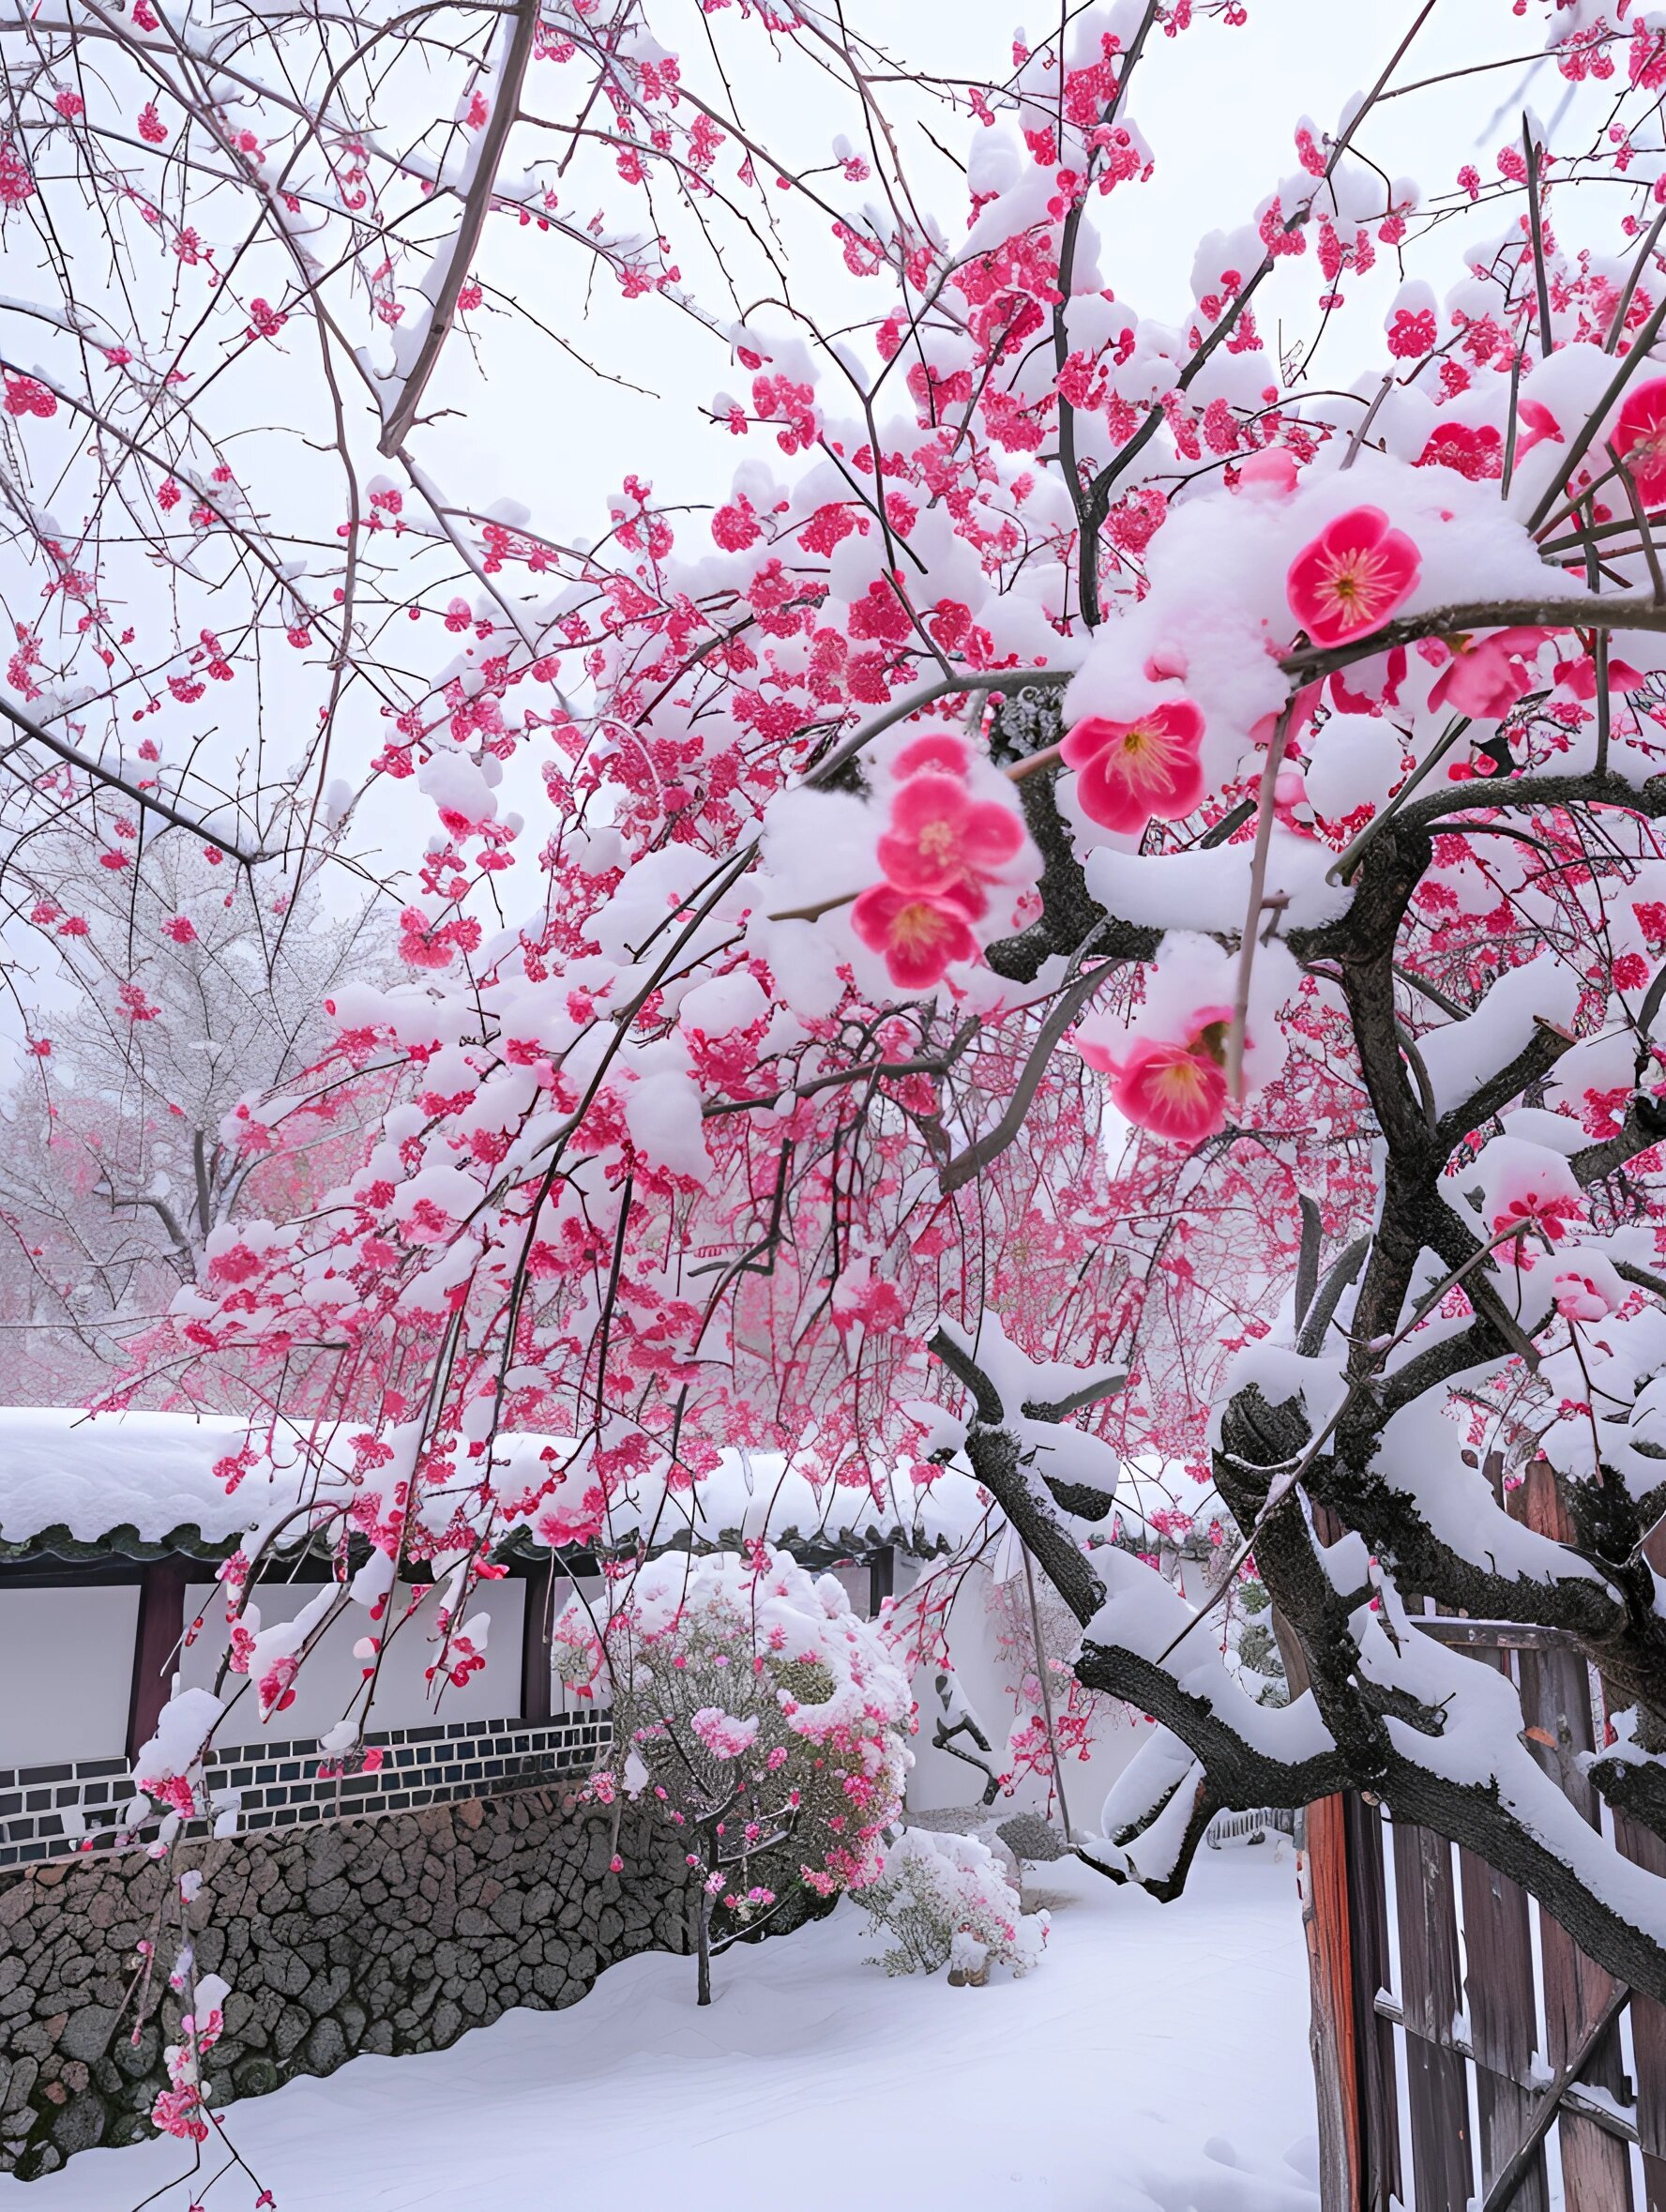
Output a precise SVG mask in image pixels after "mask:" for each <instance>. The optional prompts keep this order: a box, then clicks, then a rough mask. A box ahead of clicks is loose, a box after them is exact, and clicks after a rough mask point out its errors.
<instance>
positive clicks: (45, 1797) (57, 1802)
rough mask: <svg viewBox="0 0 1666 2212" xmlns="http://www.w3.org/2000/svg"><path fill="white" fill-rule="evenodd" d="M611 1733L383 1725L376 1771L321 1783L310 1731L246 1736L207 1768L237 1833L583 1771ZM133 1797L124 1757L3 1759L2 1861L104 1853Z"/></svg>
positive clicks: (191, 1829)
mask: <svg viewBox="0 0 1666 2212" xmlns="http://www.w3.org/2000/svg"><path fill="white" fill-rule="evenodd" d="M608 1735H609V1728H608V1721H607V1718H606V1715H605V1714H601V1713H597V1714H588V1713H568V1714H561V1715H557V1717H556V1718H555V1719H553V1720H538V1721H532V1720H451V1721H436V1722H434V1723H432V1725H430V1726H428V1727H423V1728H388V1729H382V1730H379V1731H374V1732H372V1733H371V1734H370V1735H367V1736H366V1738H365V1741H366V1743H367V1744H373V1745H376V1746H378V1747H379V1748H380V1749H381V1751H382V1755H383V1759H382V1765H381V1766H380V1768H379V1769H378V1770H377V1771H376V1772H375V1773H373V1774H350V1775H344V1776H341V1777H338V1778H326V1779H323V1780H321V1779H320V1778H319V1773H318V1769H319V1766H320V1765H321V1764H322V1763H323V1762H324V1761H325V1760H326V1757H327V1754H326V1752H324V1751H322V1750H320V1749H319V1746H318V1743H317V1740H316V1739H315V1738H309V1739H302V1740H298V1741H295V1742H293V1743H290V1742H276V1743H260V1744H245V1745H241V1746H238V1747H236V1748H235V1749H232V1750H220V1751H216V1752H215V1753H214V1755H213V1757H212V1758H211V1759H210V1760H209V1762H208V1765H207V1776H208V1786H209V1789H210V1790H211V1791H215V1792H218V1791H221V1790H235V1791H236V1792H237V1793H238V1795H239V1798H240V1800H241V1802H240V1805H239V1808H238V1830H239V1832H240V1833H241V1832H242V1831H244V1830H255V1829H261V1828H283V1827H294V1826H299V1825H301V1824H303V1823H307V1822H311V1821H320V1820H339V1819H341V1817H342V1816H343V1815H344V1814H352V1815H354V1816H356V1817H357V1818H360V1819H374V1818H376V1817H377V1816H378V1815H380V1814H383V1813H390V1812H413V1811H419V1810H420V1809H421V1808H422V1807H424V1806H429V1805H443V1804H447V1803H450V1802H452V1801H453V1800H456V1799H460V1798H464V1797H480V1796H489V1795H492V1794H493V1793H494V1792H496V1791H498V1790H505V1789H526V1788H528V1787H531V1786H534V1785H536V1784H538V1782H541V1781H544V1780H553V1778H555V1777H557V1776H561V1775H569V1774H578V1773H586V1772H588V1770H589V1769H590V1768H591V1767H592V1766H593V1765H595V1763H596V1759H597V1756H598V1752H599V1751H600V1750H601V1748H602V1746H603V1745H604V1744H605V1743H606V1741H607V1739H608ZM133 1795H134V1784H133V1780H132V1777H131V1775H130V1774H129V1769H128V1764H127V1761H126V1760H125V1759H83V1760H80V1761H78V1762H76V1763H75V1764H73V1765H61V1766H24V1767H17V1768H7V1767H0V1867H19V1866H27V1865H33V1864H35V1863H37V1862H38V1861H41V1860H46V1859H56V1858H63V1857H66V1856H91V1853H92V1852H97V1853H98V1854H100V1855H102V1854H105V1853H108V1852H109V1851H110V1850H111V1849H112V1848H113V1847H114V1845H115V1842H116V1837H117V1833H118V1823H119V1815H120V1812H121V1811H122V1809H123V1808H124V1807H125V1806H127V1805H129V1804H130V1803H131V1801H132V1798H133ZM158 1825H159V1824H158V1822H157V1820H156V1819H154V1818H153V1819H151V1820H150V1821H148V1822H147V1823H146V1824H145V1825H144V1826H141V1827H139V1828H137V1829H135V1830H133V1831H131V1832H130V1836H129V1841H131V1843H132V1844H133V1845H134V1846H135V1847H137V1846H142V1845H144V1844H147V1843H149V1842H150V1841H152V1840H153V1839H154V1838H155V1836H156V1834H157V1830H158ZM207 1828H208V1824H207V1823H205V1822H203V1821H192V1822H189V1823H188V1824H187V1826H185V1828H184V1829H183V1830H182V1831H181V1832H182V1833H183V1834H184V1835H187V1836H202V1835H205V1834H206V1833H207ZM89 1845H90V1847H91V1850H90V1851H89V1849H88V1846H89Z"/></svg>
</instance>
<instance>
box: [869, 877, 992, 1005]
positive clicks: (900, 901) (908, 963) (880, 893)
mask: <svg viewBox="0 0 1666 2212" xmlns="http://www.w3.org/2000/svg"><path fill="white" fill-rule="evenodd" d="M974 895H975V896H977V907H976V908H973V907H971V906H969V904H968V893H967V889H966V888H964V887H963V888H962V890H961V891H960V892H959V893H958V894H957V895H955V896H953V897H950V896H948V895H947V894H944V893H939V892H928V891H912V892H910V891H900V890H898V889H897V887H896V886H895V885H894V884H874V885H872V886H870V888H869V889H867V890H866V891H864V892H863V893H862V894H861V896H860V897H859V898H858V899H857V901H856V904H855V905H854V906H853V907H852V908H851V927H852V928H853V929H854V930H855V931H856V935H857V936H858V937H860V939H861V940H862V942H863V944H864V945H866V946H867V947H868V949H869V950H870V952H878V953H881V954H883V955H884V957H885V963H886V974H887V975H888V976H889V977H890V978H891V981H892V982H893V983H894V984H896V986H897V988H898V990H899V991H930V990H931V987H932V985H933V984H936V983H941V982H942V980H943V978H944V977H945V976H946V975H947V973H948V971H949V969H950V968H951V967H952V966H953V965H954V963H955V962H956V961H958V960H972V959H974V958H975V957H976V955H977V938H976V937H974V936H973V934H972V932H971V930H970V928H969V927H968V926H967V924H968V917H969V916H975V915H976V914H977V912H980V911H981V909H982V904H983V901H982V896H981V894H980V893H979V894H974Z"/></svg>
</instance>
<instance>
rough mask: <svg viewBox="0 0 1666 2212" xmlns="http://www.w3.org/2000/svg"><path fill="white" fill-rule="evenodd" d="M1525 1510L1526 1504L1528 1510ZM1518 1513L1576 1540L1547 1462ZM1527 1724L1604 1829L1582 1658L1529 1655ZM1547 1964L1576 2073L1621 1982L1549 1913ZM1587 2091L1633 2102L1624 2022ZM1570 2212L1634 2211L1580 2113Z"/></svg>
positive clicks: (1534, 1472)
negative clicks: (1577, 2053)
mask: <svg viewBox="0 0 1666 2212" xmlns="http://www.w3.org/2000/svg"><path fill="white" fill-rule="evenodd" d="M1518 1501H1519V1505H1518ZM1511 1505H1512V1507H1514V1508H1515V1509H1516V1510H1518V1511H1519V1513H1520V1516H1521V1518H1522V1519H1523V1520H1524V1521H1525V1522H1526V1523H1527V1525H1528V1526H1529V1527H1530V1528H1533V1529H1536V1530H1537V1532H1538V1534H1539V1535H1540V1536H1546V1537H1550V1538H1552V1539H1553V1540H1554V1541H1555V1542H1557V1543H1570V1542H1571V1541H1572V1540H1573V1533H1574V1532H1573V1524H1572V1521H1571V1519H1570V1517H1569V1515H1568V1508H1567V1506H1566V1505H1565V1503H1564V1502H1563V1499H1562V1497H1561V1495H1560V1493H1559V1492H1558V1491H1557V1488H1556V1478H1555V1475H1554V1473H1553V1472H1552V1469H1551V1468H1550V1466H1548V1465H1547V1464H1546V1462H1544V1461H1542V1460H1538V1461H1535V1462H1534V1463H1533V1464H1532V1465H1531V1466H1530V1467H1529V1468H1528V1470H1527V1476H1526V1479H1525V1481H1524V1482H1523V1484H1522V1488H1521V1489H1520V1490H1519V1491H1517V1492H1514V1493H1513V1494H1512V1498H1511ZM1521 1669H1522V1720H1523V1722H1524V1724H1525V1726H1526V1728H1527V1730H1528V1735H1527V1748H1528V1750H1530V1751H1531V1752H1532V1753H1533V1755H1534V1757H1535V1758H1536V1759H1537V1761H1538V1763H1539V1765H1541V1766H1542V1767H1543V1768H1544V1770H1545V1772H1546V1773H1547V1774H1548V1775H1550V1776H1551V1778H1552V1780H1554V1781H1555V1782H1556V1783H1557V1785H1558V1787H1559V1788H1560V1789H1561V1790H1562V1792H1563V1795H1565V1796H1567V1797H1568V1799H1569V1801H1570V1802H1571V1803H1572V1804H1573V1805H1574V1806H1575V1807H1576V1809H1577V1810H1578V1811H1579V1813H1580V1816H1581V1818H1582V1819H1583V1820H1585V1821H1588V1822H1589V1823H1590V1825H1591V1826H1593V1827H1595V1828H1599V1827H1600V1826H1601V1825H1602V1819H1601V1811H1600V1809H1599V1807H1598V1802H1597V1794H1596V1792H1595V1791H1594V1790H1593V1789H1592V1787H1591V1784H1590V1782H1589V1780H1587V1779H1586V1777H1585V1776H1584V1775H1583V1773H1582V1772H1581V1771H1580V1769H1579V1767H1578V1765H1577V1764H1576V1762H1577V1760H1578V1758H1579V1756H1580V1754H1581V1753H1582V1752H1583V1751H1589V1750H1592V1749H1593V1747H1594V1743H1595V1738H1594V1735H1593V1733H1592V1727H1591V1674H1590V1669H1589V1667H1588V1666H1587V1664H1586V1662H1585V1660H1584V1659H1583V1658H1582V1657H1581V1655H1580V1654H1579V1653H1578V1652H1576V1651H1569V1650H1566V1649H1551V1650H1547V1651H1524V1652H1522V1655H1521ZM1538 1943H1539V1959H1540V1962H1541V1965H1542V1968H1543V1974H1544V2005H1545V2033H1546V2037H1547V2039H1548V2042H1549V2045H1550V2048H1549V2050H1548V2051H1547V2052H1546V2053H1545V2056H1546V2057H1547V2059H1548V2060H1549V2062H1550V2064H1551V2066H1552V2068H1555V2069H1556V2070H1558V2071H1560V2069H1561V2068H1563V2067H1564V2066H1566V2065H1567V2063H1568V2058H1569V2056H1570V2055H1571V2053H1573V2051H1574V2050H1575V2049H1576V2048H1577V2047H1578V2046H1579V2045H1580V2044H1581V2043H1582V2042H1583V2039H1584V2037H1585V2035H1586V2032H1587V2031H1588V2029H1589V2028H1590V2026H1591V2024H1592V2023H1593V2022H1594V2021H1596V2020H1597V2019H1598V2018H1599V2017H1600V2015H1601V2013H1602V2011H1603V2010H1604V2008H1605V2007H1606V2006H1607V2005H1608V2002H1609V2000H1610V1998H1611V1997H1612V1996H1613V1992H1614V1988H1615V1983H1614V1979H1613V1976H1612V1975H1609V1974H1606V1973H1604V1972H1603V1970H1602V1968H1601V1967H1600V1966H1598V1964H1597V1962H1596V1961H1595V1960H1594V1959H1590V1958H1587V1957H1586V1955H1585V1953H1584V1952H1583V1951H1582V1950H1581V1949H1580V1947H1579V1946H1578V1945H1577V1944H1576V1943H1575V1942H1574V1940H1573V1938H1572V1937H1571V1936H1570V1935H1569V1934H1568V1931H1567V1930H1566V1929H1565V1928H1564V1927H1563V1926H1562V1924H1561V1922H1560V1921H1559V1920H1556V1919H1553V1918H1552V1916H1551V1915H1550V1914H1549V1913H1547V1912H1546V1911H1545V1910H1544V1909H1543V1907H1542V1906H1541V1907H1540V1909H1539V1916H1538ZM1580 2079H1581V2081H1582V2082H1588V2083H1591V2084H1592V2085H1593V2087H1596V2088H1599V2089H1605V2090H1607V2091H1608V2092H1609V2094H1610V2095H1611V2096H1612V2097H1613V2098H1614V2099H1615V2101H1616V2102H1617V2103H1619V2104H1628V2103H1629V2102H1630V2100H1631V2085H1630V2082H1629V2080H1628V2076H1627V2073H1626V2062H1625V2052H1624V2046H1623V2045H1622V2043H1621V2040H1620V2023H1619V2022H1618V2021H1617V2020H1616V2021H1615V2022H1614V2023H1613V2026H1612V2027H1610V2028H1609V2029H1608V2031H1607V2032H1606V2034H1605V2035H1604V2036H1603V2037H1602V2038H1601V2040H1600V2041H1599V2042H1598V2044H1597V2047H1596V2049H1595V2050H1594V2051H1593V2052H1592V2053H1591V2055H1590V2057H1589V2058H1588V2059H1587V2061H1586V2063H1585V2065H1584V2066H1583V2068H1582V2069H1581V2073H1580ZM1556 2126H1557V2133H1558V2144H1559V2148H1560V2151H1561V2157H1562V2190H1563V2202H1564V2204H1565V2205H1566V2206H1567V2212H1631V2204H1632V2193H1631V2160H1630V2158H1629V2157H1628V2153H1627V2150H1626V2146H1625V2144H1622V2143H1620V2142H1618V2141H1617V2140H1616V2139H1615V2138H1614V2137H1613V2136H1612V2135H1610V2134H1609V2133H1608V2132H1607V2131H1606V2130H1605V2129H1601V2128H1598V2126H1597V2124H1596V2122H1595V2121H1594V2120H1587V2119H1584V2118H1582V2117H1581V2115H1580V2114H1577V2113H1569V2112H1563V2113H1561V2114H1558V2116H1557V2122H1556Z"/></svg>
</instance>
